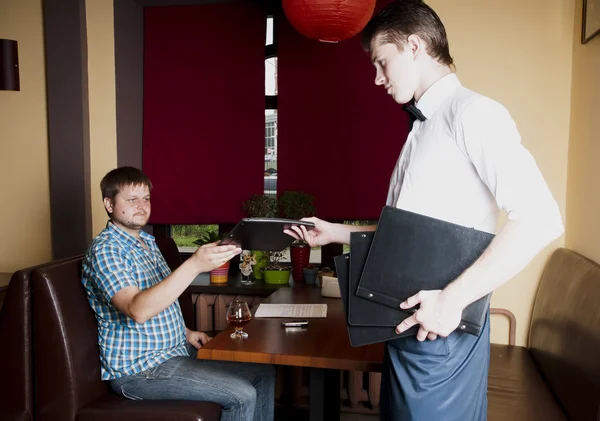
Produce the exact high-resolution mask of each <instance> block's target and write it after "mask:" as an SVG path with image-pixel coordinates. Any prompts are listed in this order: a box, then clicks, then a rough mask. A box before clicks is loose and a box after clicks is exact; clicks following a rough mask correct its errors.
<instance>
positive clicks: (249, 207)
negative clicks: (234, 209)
mask: <svg viewBox="0 0 600 421" xmlns="http://www.w3.org/2000/svg"><path fill="white" fill-rule="evenodd" d="M242 208H243V210H244V214H245V215H246V216H247V217H248V218H276V217H277V214H278V208H277V199H275V198H273V197H269V196H266V195H264V194H255V195H253V196H252V197H251V198H250V199H248V200H247V201H245V202H244V203H243V204H242ZM251 252H252V255H253V256H254V259H255V261H256V264H254V265H253V266H252V273H253V274H254V278H255V279H263V268H264V267H265V266H267V264H268V263H269V255H268V253H267V252H266V251H262V250H251Z"/></svg>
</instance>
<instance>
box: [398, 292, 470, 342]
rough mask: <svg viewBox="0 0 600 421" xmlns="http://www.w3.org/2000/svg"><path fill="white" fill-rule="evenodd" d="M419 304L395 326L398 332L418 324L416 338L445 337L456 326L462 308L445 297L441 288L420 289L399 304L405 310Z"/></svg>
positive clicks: (420, 339)
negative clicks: (413, 311)
mask: <svg viewBox="0 0 600 421" xmlns="http://www.w3.org/2000/svg"><path fill="white" fill-rule="evenodd" d="M417 304H420V305H421V306H420V307H419V309H418V310H417V311H416V312H415V313H414V314H413V315H412V316H410V317H408V318H407V319H404V321H403V322H402V323H400V324H399V325H398V326H396V333H398V334H400V333H402V332H404V331H406V330H408V329H410V328H411V327H413V326H414V325H419V326H420V327H419V331H418V332H417V340H419V341H424V340H425V339H430V340H434V339H436V338H437V337H438V336H441V337H446V336H448V335H450V334H451V333H452V332H454V330H455V329H456V328H457V327H458V325H459V323H460V319H461V317H462V311H463V309H462V308H461V307H460V306H458V305H456V304H455V303H453V302H451V300H449V299H447V297H446V296H445V295H444V293H443V291H442V290H433V291H420V292H418V293H417V294H415V295H413V296H412V297H410V298H408V299H407V300H406V301H404V302H403V303H401V304H400V308H401V309H403V310H405V309H408V308H412V307H414V306H416V305H417Z"/></svg>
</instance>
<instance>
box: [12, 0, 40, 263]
mask: <svg viewBox="0 0 600 421" xmlns="http://www.w3.org/2000/svg"><path fill="white" fill-rule="evenodd" d="M0 38H7V39H13V40H16V41H17V42H18V46H19V67H20V72H19V73H20V80H21V91H19V92H14V91H0V204H1V205H0V220H1V221H2V229H1V233H2V234H0V272H12V271H15V270H17V269H20V268H23V267H27V266H31V265H34V264H38V263H42V262H44V261H47V260H49V259H50V257H51V243H50V186H49V177H48V134H47V120H46V79H45V68H44V66H45V64H44V39H43V25H42V2H41V0H2V1H0Z"/></svg>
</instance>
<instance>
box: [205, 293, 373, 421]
mask: <svg viewBox="0 0 600 421" xmlns="http://www.w3.org/2000/svg"><path fill="white" fill-rule="evenodd" d="M263 302H264V303H275V304H283V303H295V304H320V303H324V304H327V318H325V319H309V324H308V327H306V328H296V329H284V328H282V327H281V319H263V318H261V319H253V320H252V321H251V322H250V323H249V324H248V325H246V327H245V328H244V331H245V332H247V333H248V339H245V340H233V339H231V338H230V337H229V334H230V333H231V332H232V330H233V329H228V330H226V331H224V332H221V333H220V334H219V335H217V336H216V337H215V338H214V339H213V340H212V341H210V342H209V343H208V344H207V345H206V346H204V347H202V348H201V349H200V350H199V351H198V358H200V359H209V360H221V361H239V362H250V363H262V364H278V365H287V366H298V367H309V368H310V379H309V381H310V400H309V413H310V420H311V421H320V420H327V421H330V420H339V390H340V383H339V381H340V380H339V379H340V376H339V370H351V371H367V372H370V371H380V370H381V362H382V361H383V344H381V343H379V344H375V345H368V346H364V347H358V348H353V347H352V346H350V342H349V340H348V331H347V329H346V322H345V314H344V310H343V308H342V303H341V300H340V299H334V298H323V297H322V296H321V291H320V289H319V288H314V287H311V286H295V287H292V288H280V289H278V290H277V291H276V292H275V293H274V294H272V295H271V296H269V297H268V298H266V299H265V300H264V301H263Z"/></svg>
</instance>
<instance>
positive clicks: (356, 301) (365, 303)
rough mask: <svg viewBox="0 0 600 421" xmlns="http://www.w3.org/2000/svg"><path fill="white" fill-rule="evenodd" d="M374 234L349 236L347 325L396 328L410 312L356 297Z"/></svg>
mask: <svg viewBox="0 0 600 421" xmlns="http://www.w3.org/2000/svg"><path fill="white" fill-rule="evenodd" d="M374 235H375V232H353V233H351V234H350V286H349V294H348V324H349V325H352V326H392V327H396V326H398V325H399V324H400V323H401V322H402V321H403V320H404V319H406V318H407V317H409V316H410V315H411V314H413V311H412V310H400V308H390V307H388V306H385V305H382V304H379V303H376V302H374V301H370V300H367V299H365V298H362V297H359V296H358V295H356V289H357V287H358V282H359V281H360V276H361V275H362V272H363V268H364V267H365V263H366V261H367V255H368V254H369V249H370V248H371V243H372V241H373V236H374Z"/></svg>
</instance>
